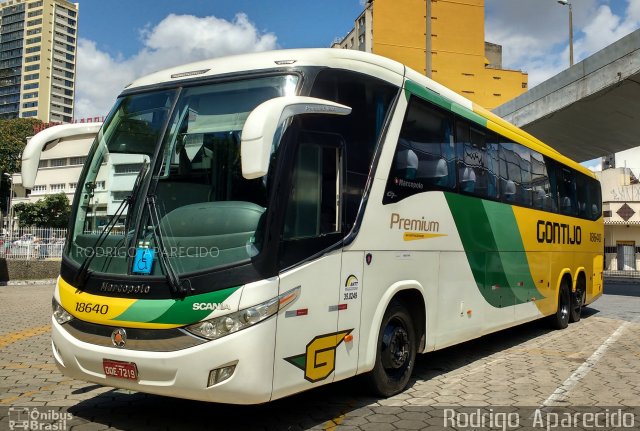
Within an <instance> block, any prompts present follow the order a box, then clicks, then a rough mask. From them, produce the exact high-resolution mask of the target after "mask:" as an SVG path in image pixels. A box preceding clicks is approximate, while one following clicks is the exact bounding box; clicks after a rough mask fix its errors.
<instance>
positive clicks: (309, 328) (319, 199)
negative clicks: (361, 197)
mask: <svg viewBox="0 0 640 431" xmlns="http://www.w3.org/2000/svg"><path fill="white" fill-rule="evenodd" d="M288 133H289V132H288ZM291 140H292V139H291V136H289V138H288V140H287V141H286V142H285V143H286V144H287V147H286V149H287V151H291V154H293V153H294V151H295V155H294V156H293V157H292V160H291V164H290V167H291V169H290V170H287V172H291V190H290V194H289V197H288V201H287V203H286V206H285V208H286V210H285V216H284V223H283V224H284V226H283V230H282V234H281V244H282V245H281V250H280V256H279V265H280V268H282V271H281V273H280V292H281V293H283V292H286V291H288V290H291V289H294V288H297V287H300V296H299V298H298V299H297V300H296V301H295V302H293V303H292V304H291V305H290V306H289V307H288V308H287V310H286V311H285V312H282V313H279V314H278V325H277V332H276V351H275V365H274V381H273V396H274V397H281V396H284V395H288V394H291V393H294V392H298V391H301V390H304V389H307V388H309V387H312V386H315V385H321V384H324V383H329V382H332V381H333V380H334V375H335V373H334V370H335V359H336V348H337V346H338V345H340V344H341V343H342V342H343V341H344V337H345V336H346V335H347V334H346V333H344V331H340V329H341V328H338V314H339V313H338V311H339V309H340V307H339V305H340V301H339V299H340V298H339V293H340V284H341V266H342V250H341V239H342V237H343V233H342V220H341V217H342V215H341V214H342V211H341V206H342V204H341V190H342V171H343V168H342V165H343V163H342V148H343V145H342V139H341V138H340V137H339V135H334V134H328V133H319V132H308V131H299V132H296V135H295V145H291ZM291 147H294V149H295V150H294V149H291ZM290 149H291V150H290Z"/></svg>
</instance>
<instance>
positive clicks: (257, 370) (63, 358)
mask: <svg viewBox="0 0 640 431" xmlns="http://www.w3.org/2000/svg"><path fill="white" fill-rule="evenodd" d="M52 327H53V330H52V334H51V340H52V344H53V346H52V347H53V354H54V357H55V360H56V365H57V366H58V368H59V369H60V370H61V371H62V373H64V374H65V375H67V376H69V377H72V378H75V379H78V380H84V381H89V382H93V383H98V384H100V385H104V386H113V387H116V388H122V389H129V390H133V391H139V392H146V393H151V394H158V395H165V396H171V397H178V398H187V399H194V400H201V401H211V402H219V403H230V404H257V403H263V402H267V401H269V400H270V399H271V393H272V384H273V360H274V359H273V358H274V356H273V355H274V351H275V332H276V319H275V317H273V318H270V319H267V320H265V321H263V322H261V323H259V324H257V325H255V326H253V327H250V328H247V329H245V330H242V331H239V332H236V333H234V334H231V335H228V336H226V337H223V338H220V339H217V340H214V341H209V342H206V343H204V344H200V345H198V346H194V347H189V348H186V349H182V350H177V351H169V352H155V351H154V352H151V351H139V350H127V349H119V348H116V347H106V346H100V345H96V344H90V343H86V342H83V341H80V340H78V339H77V338H75V337H73V336H72V335H71V334H70V333H69V332H67V330H65V329H64V328H63V325H60V324H59V323H58V322H57V321H56V320H55V319H52ZM103 359H111V360H115V361H124V362H134V363H135V364H136V367H137V369H138V380H137V381H132V380H126V379H120V378H116V377H107V376H105V374H104V371H103V368H102V361H103ZM231 364H236V369H235V372H234V373H233V375H232V376H231V377H230V378H229V379H227V380H224V381H223V382H220V383H218V384H216V385H213V386H210V387H208V386H207V385H208V378H209V373H210V371H211V370H214V369H216V368H220V367H223V366H226V365H231Z"/></svg>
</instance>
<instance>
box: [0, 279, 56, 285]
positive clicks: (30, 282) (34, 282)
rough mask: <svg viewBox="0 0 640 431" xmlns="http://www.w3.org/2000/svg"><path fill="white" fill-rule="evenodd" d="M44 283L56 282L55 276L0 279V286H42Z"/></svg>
mask: <svg viewBox="0 0 640 431" xmlns="http://www.w3.org/2000/svg"><path fill="white" fill-rule="evenodd" d="M45 284H56V279H55V278H48V279H44V280H9V281H0V286H42V285H45Z"/></svg>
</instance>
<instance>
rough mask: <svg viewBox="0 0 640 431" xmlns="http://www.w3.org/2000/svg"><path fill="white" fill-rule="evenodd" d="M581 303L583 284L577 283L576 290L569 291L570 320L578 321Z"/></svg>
mask: <svg viewBox="0 0 640 431" xmlns="http://www.w3.org/2000/svg"><path fill="white" fill-rule="evenodd" d="M582 304H584V286H581V285H580V284H578V286H577V287H576V291H575V292H572V293H571V312H570V313H569V321H570V322H579V321H580V318H581V317H582Z"/></svg>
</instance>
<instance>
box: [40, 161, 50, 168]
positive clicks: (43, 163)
mask: <svg viewBox="0 0 640 431" xmlns="http://www.w3.org/2000/svg"><path fill="white" fill-rule="evenodd" d="M48 167H49V160H40V162H39V163H38V168H48Z"/></svg>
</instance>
